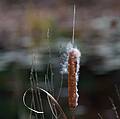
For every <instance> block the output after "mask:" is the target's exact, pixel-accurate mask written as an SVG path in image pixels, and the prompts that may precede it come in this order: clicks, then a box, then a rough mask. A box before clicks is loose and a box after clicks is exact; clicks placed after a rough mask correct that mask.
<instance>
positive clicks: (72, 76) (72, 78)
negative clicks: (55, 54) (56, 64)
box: [68, 48, 81, 110]
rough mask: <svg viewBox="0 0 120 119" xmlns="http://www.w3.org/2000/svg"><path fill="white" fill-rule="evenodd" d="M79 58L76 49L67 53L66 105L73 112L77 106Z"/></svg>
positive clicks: (78, 52)
mask: <svg viewBox="0 0 120 119" xmlns="http://www.w3.org/2000/svg"><path fill="white" fill-rule="evenodd" d="M80 56H81V54H80V51H79V50H78V49H76V48H71V49H70V50H69V51H68V104H69V108H70V110H74V109H75V107H76V106H77V105H78V97H79V95H78V93H77V91H78V89H77V82H78V72H79V62H80Z"/></svg>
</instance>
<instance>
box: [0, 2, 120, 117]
mask: <svg viewBox="0 0 120 119" xmlns="http://www.w3.org/2000/svg"><path fill="white" fill-rule="evenodd" d="M73 3H75V4H76V8H77V11H76V27H75V44H76V45H77V47H78V49H80V51H81V54H82V57H81V63H80V65H81V66H80V75H79V84H78V89H79V95H80V97H79V106H78V107H77V108H76V111H75V115H76V119H99V118H100V119H101V116H102V118H103V119H116V118H117V119H118V118H119V117H117V116H119V115H120V95H119V91H120V87H119V86H120V12H119V11H120V1H119V0H100V1H98V0H75V1H74V2H73V0H26V1H25V0H0V119H27V118H29V113H30V112H29V110H28V109H27V108H25V107H24V105H23V102H22V96H23V93H24V92H25V90H27V89H28V88H29V87H30V80H29V77H30V70H31V67H32V66H34V69H35V71H36V72H37V73H38V83H39V85H40V87H43V88H44V84H45V75H46V74H48V75H51V74H49V72H50V73H51V69H50V70H49V67H51V66H50V65H52V74H54V76H53V84H54V85H53V87H54V97H57V95H58V92H59V89H60V85H61V81H62V83H63V86H62V88H61V95H60V99H59V101H58V102H59V103H60V105H61V107H62V108H63V110H64V111H65V112H66V114H67V115H69V114H70V111H69V110H68V106H67V74H64V75H63V80H62V78H61V73H60V72H61V69H62V68H61V67H62V66H61V64H62V63H63V62H64V60H65V57H64V56H63V54H64V52H65V50H66V45H67V44H68V43H69V42H70V41H71V38H72V19H73ZM48 28H49V29H50V33H49V34H50V35H49V40H48V39H47V30H48ZM33 51H35V52H34V53H35V57H36V58H35V59H33V54H34V53H33ZM36 51H37V52H36ZM49 52H51V53H49ZM32 61H33V63H32ZM36 62H37V63H36ZM49 64H50V65H49ZM47 72H48V73H47ZM49 78H50V76H48V79H49ZM44 97H45V96H43V98H42V99H44ZM47 106H48V105H47V104H46V105H45V107H46V108H48V107H47ZM114 106H115V107H116V109H115V107H114ZM46 108H45V109H44V110H45V111H48V112H49V110H46ZM115 110H116V111H117V113H118V115H117V116H116V112H115ZM32 118H33V119H35V117H34V114H33V117H32ZM39 118H42V117H39ZM50 118H51V119H53V117H52V116H51V112H49V113H46V116H45V119H50Z"/></svg>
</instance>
